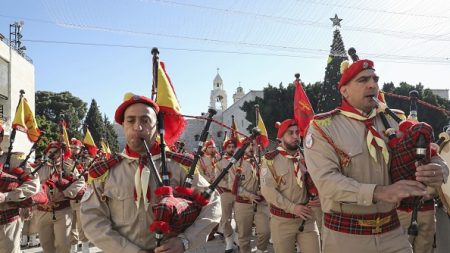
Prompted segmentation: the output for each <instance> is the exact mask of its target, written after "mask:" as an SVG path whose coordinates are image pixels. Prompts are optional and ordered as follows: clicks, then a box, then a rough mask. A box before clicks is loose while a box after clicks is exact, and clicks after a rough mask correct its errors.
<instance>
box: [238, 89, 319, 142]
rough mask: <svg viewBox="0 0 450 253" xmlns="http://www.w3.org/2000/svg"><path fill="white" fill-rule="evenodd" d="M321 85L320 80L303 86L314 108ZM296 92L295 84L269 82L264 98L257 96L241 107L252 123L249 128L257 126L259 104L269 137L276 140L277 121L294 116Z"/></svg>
mask: <svg viewBox="0 0 450 253" xmlns="http://www.w3.org/2000/svg"><path fill="white" fill-rule="evenodd" d="M321 87H322V83H320V82H316V83H314V84H308V85H307V86H306V87H305V86H304V87H303V88H304V89H305V92H306V94H307V96H308V98H309V99H310V102H311V104H312V106H313V109H314V110H316V108H315V106H314V105H316V104H317V103H316V102H317V99H318V94H319V92H320V89H321ZM294 92H295V86H294V85H293V84H289V85H288V86H287V87H284V86H283V84H282V83H280V85H279V87H278V88H277V87H274V86H272V85H270V84H269V85H268V87H265V88H264V99H262V98H259V97H257V98H256V99H255V101H250V102H245V103H244V104H243V105H242V107H241V109H242V110H243V111H245V112H246V117H245V119H246V120H248V121H250V122H251V123H252V124H251V125H250V126H249V127H248V128H247V130H248V131H250V130H251V129H252V128H253V127H255V119H256V116H255V105H256V104H258V105H259V111H260V113H261V117H262V119H263V121H264V124H265V125H266V128H267V134H268V135H269V139H272V140H275V139H276V136H277V129H276V128H275V123H276V122H277V121H279V122H282V121H283V120H285V119H288V118H290V119H292V118H294Z"/></svg>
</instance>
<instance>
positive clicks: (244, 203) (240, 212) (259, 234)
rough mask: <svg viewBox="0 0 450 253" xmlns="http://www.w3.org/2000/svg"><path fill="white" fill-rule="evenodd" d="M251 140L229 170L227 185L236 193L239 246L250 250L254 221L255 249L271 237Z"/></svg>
mask: <svg viewBox="0 0 450 253" xmlns="http://www.w3.org/2000/svg"><path fill="white" fill-rule="evenodd" d="M254 148H255V145H254V144H253V142H252V143H251V144H250V145H249V146H248V147H247V149H246V150H245V155H244V156H243V157H242V158H241V160H239V161H238V162H237V163H236V164H235V166H234V167H233V168H232V169H231V170H230V179H229V182H230V188H231V192H232V193H233V194H234V195H235V196H236V201H235V203H234V213H235V219H236V226H237V231H238V238H239V250H240V252H242V253H250V252H251V245H250V240H251V237H252V227H253V224H255V226H256V247H257V250H256V252H264V251H265V250H267V246H268V244H269V239H270V228H269V208H268V206H267V202H266V201H265V200H264V198H263V197H262V195H261V192H260V182H259V181H260V180H259V177H260V175H259V173H260V171H259V170H258V168H259V165H258V164H256V163H257V162H258V161H256V160H255V156H254Z"/></svg>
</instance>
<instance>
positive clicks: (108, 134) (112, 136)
mask: <svg viewBox="0 0 450 253" xmlns="http://www.w3.org/2000/svg"><path fill="white" fill-rule="evenodd" d="M103 124H104V125H105V140H106V141H107V143H108V145H109V148H110V149H111V152H113V153H114V152H118V151H119V141H118V139H117V134H116V131H114V124H113V123H111V121H109V119H108V117H106V115H104V116H103Z"/></svg>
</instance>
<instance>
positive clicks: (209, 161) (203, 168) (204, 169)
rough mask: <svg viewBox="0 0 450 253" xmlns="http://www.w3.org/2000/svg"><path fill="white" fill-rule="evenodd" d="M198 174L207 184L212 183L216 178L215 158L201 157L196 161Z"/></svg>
mask: <svg viewBox="0 0 450 253" xmlns="http://www.w3.org/2000/svg"><path fill="white" fill-rule="evenodd" d="M198 165H199V168H200V174H201V175H202V176H203V177H204V178H205V179H206V180H207V181H208V182H209V183H212V182H213V181H214V179H215V178H216V170H217V158H216V157H215V156H208V155H206V154H205V155H203V156H202V157H200V159H199V161H198Z"/></svg>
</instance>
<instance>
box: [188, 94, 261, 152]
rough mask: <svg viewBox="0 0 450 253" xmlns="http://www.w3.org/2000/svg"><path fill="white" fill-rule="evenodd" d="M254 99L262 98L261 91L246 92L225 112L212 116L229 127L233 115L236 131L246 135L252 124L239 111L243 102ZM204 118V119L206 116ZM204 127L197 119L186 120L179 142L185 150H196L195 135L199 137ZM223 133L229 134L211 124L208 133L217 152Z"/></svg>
mask: <svg viewBox="0 0 450 253" xmlns="http://www.w3.org/2000/svg"><path fill="white" fill-rule="evenodd" d="M256 97H260V98H264V92H263V91H250V92H248V93H247V94H245V96H244V97H242V98H241V99H240V100H238V101H237V102H236V103H234V104H232V105H231V106H230V107H228V108H227V109H226V110H225V111H223V112H219V113H218V114H217V115H216V116H214V119H215V120H217V121H219V122H223V123H224V124H225V125H226V126H231V115H234V118H235V121H236V123H237V127H238V131H239V132H241V133H244V134H247V135H248V134H249V132H248V131H247V127H248V126H249V125H250V124H252V122H249V121H247V120H246V119H245V112H244V111H243V110H241V106H242V105H243V104H244V102H250V101H253V100H255V99H256ZM204 116H205V117H206V116H207V115H204ZM253 123H254V122H253ZM204 125H205V120H197V119H189V120H188V125H187V127H186V129H185V131H184V132H183V134H182V135H181V137H180V140H181V141H183V142H184V143H185V144H186V148H187V149H188V150H189V151H195V150H196V149H197V145H198V141H196V140H195V135H199V136H200V135H201V132H202V130H203V127H204ZM225 131H227V134H229V133H230V130H228V129H226V128H224V127H222V126H220V125H218V124H216V123H214V122H213V123H212V124H211V128H210V130H209V133H210V135H211V137H212V138H213V139H214V141H215V142H216V145H217V146H218V148H219V150H221V147H222V143H223V140H224V138H225V135H224V134H225ZM219 132H221V136H220V137H218V133H219Z"/></svg>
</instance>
